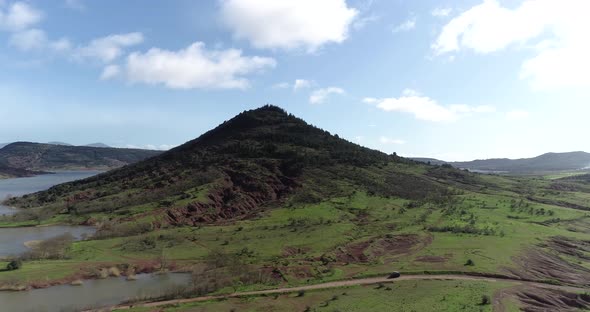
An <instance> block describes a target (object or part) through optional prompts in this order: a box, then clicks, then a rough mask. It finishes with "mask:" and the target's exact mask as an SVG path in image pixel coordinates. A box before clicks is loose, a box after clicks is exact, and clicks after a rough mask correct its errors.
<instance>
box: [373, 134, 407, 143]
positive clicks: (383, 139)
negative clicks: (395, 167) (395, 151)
mask: <svg viewBox="0 0 590 312" xmlns="http://www.w3.org/2000/svg"><path fill="white" fill-rule="evenodd" d="M379 143H381V144H397V145H401V144H406V141H404V140H400V139H393V138H389V137H386V136H381V137H379Z"/></svg>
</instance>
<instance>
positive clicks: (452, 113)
mask: <svg viewBox="0 0 590 312" xmlns="http://www.w3.org/2000/svg"><path fill="white" fill-rule="evenodd" d="M363 102H365V103H368V104H373V105H376V106H377V108H379V109H381V110H383V111H387V112H403V113H409V114H412V115H414V117H415V118H416V119H420V120H427V121H434V122H452V121H456V120H458V119H459V118H461V117H465V116H468V115H471V114H473V113H489V112H493V111H495V109H494V108H493V107H491V106H485V105H484V106H475V107H474V106H468V105H463V104H455V105H449V106H443V105H440V104H439V103H437V101H435V100H434V99H431V98H429V97H427V96H423V95H421V94H420V93H418V92H417V91H415V90H411V89H406V90H404V91H403V93H402V96H400V97H399V98H383V99H376V98H365V99H363Z"/></svg>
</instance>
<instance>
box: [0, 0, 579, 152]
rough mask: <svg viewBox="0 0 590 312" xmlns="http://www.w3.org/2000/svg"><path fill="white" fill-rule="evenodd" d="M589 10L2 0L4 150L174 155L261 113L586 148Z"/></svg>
mask: <svg viewBox="0 0 590 312" xmlns="http://www.w3.org/2000/svg"><path fill="white" fill-rule="evenodd" d="M589 9H590V1H587V0H561V1H554V0H524V1H517V0H509V1H500V0H473V1H472V0H459V1H444V0H443V1H440V0H423V1H410V0H407V1H402V0H322V1H317V0H281V1H276V0H218V1H213V0H212V1H192V0H167V1H155V0H154V1H144V0H126V1H119V0H100V1H98V0H94V1H90V0H51V1H46V0H30V1H13V0H0V142H2V143H3V142H14V141H33V142H49V141H61V142H67V143H71V144H78V145H82V144H88V143H94V142H103V143H106V144H109V145H111V146H116V147H139V148H151V149H168V148H171V147H173V146H177V145H179V144H182V143H184V142H186V141H188V140H191V139H193V138H195V137H198V136H199V135H201V134H202V133H204V132H206V131H207V130H209V129H211V128H213V127H215V126H217V125H218V124H220V123H222V122H223V121H225V120H228V119H230V118H231V117H233V116H234V115H236V114H238V113H240V112H241V111H244V110H247V109H252V108H257V107H259V106H262V105H264V104H267V103H270V104H274V105H278V106H281V107H283V108H284V109H286V110H287V111H288V112H290V113H293V114H295V115H297V116H299V117H301V118H303V119H305V120H306V121H308V122H309V123H312V124H314V125H316V126H318V127H321V128H323V129H325V130H328V131H330V132H332V133H336V134H338V135H339V136H340V137H343V138H346V139H348V140H350V141H352V142H356V143H358V144H361V145H364V146H367V147H370V148H374V149H379V150H382V151H384V152H387V153H392V152H397V153H398V154H399V155H403V156H419V157H434V158H439V159H444V160H471V159H482V158H494V157H509V158H519V157H532V156H536V155H539V154H542V153H545V152H567V151H579V150H585V151H589V152H590V140H586V139H585V138H584V137H583V134H584V133H588V132H589V130H590V123H589V122H588V116H589V115H590V57H589V56H590V41H588V40H587V39H588V34H587V31H588V29H590V19H588V18H587V12H588V11H589Z"/></svg>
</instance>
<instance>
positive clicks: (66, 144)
mask: <svg viewBox="0 0 590 312" xmlns="http://www.w3.org/2000/svg"><path fill="white" fill-rule="evenodd" d="M47 144H51V145H62V146H74V145H72V144H70V143H65V142H59V141H51V142H47Z"/></svg>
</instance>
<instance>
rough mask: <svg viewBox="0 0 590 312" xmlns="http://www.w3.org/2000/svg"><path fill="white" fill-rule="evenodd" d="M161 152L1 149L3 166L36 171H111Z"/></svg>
mask: <svg viewBox="0 0 590 312" xmlns="http://www.w3.org/2000/svg"><path fill="white" fill-rule="evenodd" d="M160 153H161V152H160V151H152V150H141V149H128V148H111V147H90V146H70V145H57V144H42V143H31V142H16V143H11V144H8V145H6V146H5V147H4V148H2V149H0V166H3V167H6V168H12V169H24V170H33V171H51V170H78V169H81V170H88V169H95V170H109V169H114V168H118V167H122V166H125V165H128V164H132V163H136V162H138V161H141V160H144V159H147V158H150V157H153V156H156V155H159V154H160Z"/></svg>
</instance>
